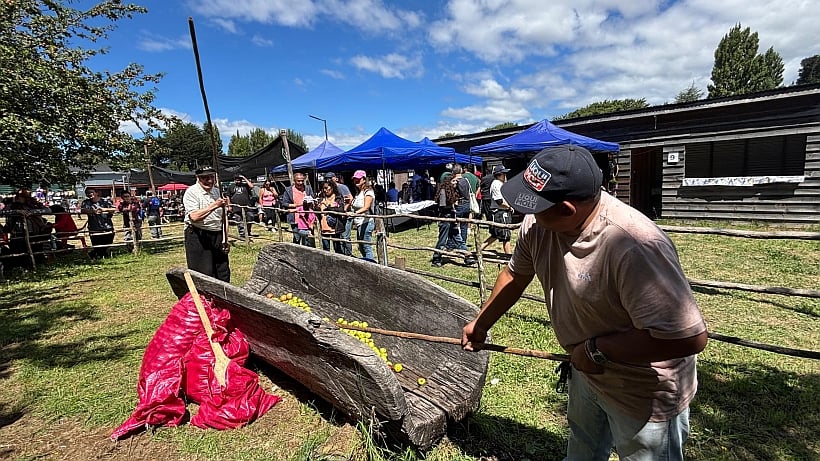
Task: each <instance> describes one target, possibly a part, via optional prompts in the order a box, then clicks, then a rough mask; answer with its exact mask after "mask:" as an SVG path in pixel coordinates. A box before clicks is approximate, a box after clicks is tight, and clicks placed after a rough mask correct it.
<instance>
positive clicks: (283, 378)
mask: <svg viewBox="0 0 820 461" xmlns="http://www.w3.org/2000/svg"><path fill="white" fill-rule="evenodd" d="M248 363H249V365H251V368H252V369H253V370H254V371H256V372H257V373H259V374H260V375H264V376H266V377H268V378H269V379H270V380H271V381H272V382H273V383H274V384H276V385H277V386H278V387H279V388H280V389H281V390H282V391H285V392H287V393H289V394H291V395H292V396H293V397H294V398H296V399H297V400H298V401H299V402H302V403H304V404H306V405H309V406H310V407H311V408H313V409H314V410H315V411H316V412H317V413H318V414H319V415H320V416H321V417H322V419H324V420H325V421H326V422H328V423H329V424H332V425H334V426H337V427H339V426H342V425H344V424H346V423H349V424H352V425H354V426H355V425H356V422H355V421H351V420H349V419H348V418H347V417H346V416H345V415H344V414H341V413H340V412H339V411H338V410H336V409H335V408H333V406H332V405H331V404H330V403H328V402H326V401H324V400H323V399H322V398H321V397H319V396H318V395H316V394H314V393H312V392H311V391H310V390H308V389H307V388H306V387H305V386H303V385H302V384H300V383H299V382H297V381H294V380H293V379H291V378H290V377H289V376H287V375H286V374H284V373H283V372H281V371H279V370H278V369H276V368H274V367H273V366H271V365H268V364H267V363H265V362H262V361H261V360H258V359H255V358H254V359H252V360H251V361H250V362H248ZM276 393H277V392H274V394H276ZM448 424H449V427H448V433H447V437H448V438H449V439H450V441H451V442H452V443H453V444H454V445H455V446H457V447H458V448H459V449H460V450H461V451H462V452H463V453H465V454H466V455H469V456H472V457H475V458H476V459H488V458H489V459H497V460H499V461H514V460H521V459H543V460H560V459H562V458H563V456H564V451H565V448H566V438H564V437H563V436H562V435H557V434H552V433H549V432H547V431H545V430H543V429H542V428H535V427H531V426H527V425H525V424H522V423H520V422H518V421H514V420H512V419H509V418H504V417H497V416H488V415H485V414H481V413H475V414H472V415H470V416H468V417H467V418H466V419H465V420H464V421H462V422H459V423H453V422H449V423H448ZM377 444H378V445H380V446H381V447H383V448H385V449H387V450H389V451H390V452H391V453H394V454H397V453H405V454H407V453H408V452H409V453H412V455H413V456H414V457H410V458H407V457H405V458H406V459H424V457H425V453H424V452H422V451H419V450H417V449H415V448H413V447H411V446H409V445H407V444H404V443H400V442H397V441H395V440H394V439H391V438H388V437H387V435H386V434H382V435H381V437H379V439H378V440H377ZM405 458H401V459H405Z"/></svg>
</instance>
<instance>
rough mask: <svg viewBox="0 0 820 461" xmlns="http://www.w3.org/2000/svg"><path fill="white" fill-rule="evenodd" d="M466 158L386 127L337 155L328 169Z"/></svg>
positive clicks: (427, 163) (397, 166)
mask: <svg viewBox="0 0 820 461" xmlns="http://www.w3.org/2000/svg"><path fill="white" fill-rule="evenodd" d="M465 159H469V156H465V155H461V154H456V153H455V150H454V149H453V148H451V147H441V146H437V145H435V143H433V142H430V144H421V143H417V142H413V141H410V140H409V139H405V138H402V137H401V136H398V135H396V134H394V133H393V132H391V131H390V130H388V129H387V128H384V127H382V128H380V129H379V130H378V131H377V132H376V133H375V134H374V135H373V136H371V137H370V138H368V139H367V140H366V141H364V142H363V143H361V144H359V145H358V146H356V147H354V148H352V149H350V150H348V151H345V152H344V153H343V154H342V155H340V156H337V157H334V158H333V159H332V160H331V162H329V163H330V164H329V165H327V167H326V168H334V169H338V170H346V169H348V170H351V169H362V170H367V169H371V170H379V169H392V170H403V169H406V170H410V169H418V168H426V167H430V166H435V165H443V164H445V163H449V162H453V161H459V162H460V161H465Z"/></svg>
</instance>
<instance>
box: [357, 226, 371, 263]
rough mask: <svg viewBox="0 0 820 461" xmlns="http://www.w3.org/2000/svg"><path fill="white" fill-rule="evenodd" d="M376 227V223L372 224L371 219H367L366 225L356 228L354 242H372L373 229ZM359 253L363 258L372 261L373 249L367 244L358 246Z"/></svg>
mask: <svg viewBox="0 0 820 461" xmlns="http://www.w3.org/2000/svg"><path fill="white" fill-rule="evenodd" d="M375 226H376V223H375V222H373V220H372V219H369V220H368V221H367V222H366V223H362V224H360V225H359V227H357V228H356V235H357V238H356V240H364V241H367V242H372V241H373V228H374V227H375ZM359 253H361V254H362V257H363V258H367V259H374V258H373V247H372V246H370V244H369V243H360V244H359Z"/></svg>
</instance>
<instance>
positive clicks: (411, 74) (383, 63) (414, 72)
mask: <svg viewBox="0 0 820 461" xmlns="http://www.w3.org/2000/svg"><path fill="white" fill-rule="evenodd" d="M350 62H351V63H352V64H353V65H354V66H355V67H356V68H357V69H361V70H367V71H370V72H375V73H378V74H380V75H381V76H382V77H384V78H398V79H405V78H419V77H421V76H422V75H424V66H423V64H422V62H421V57H420V56H415V57H408V56H404V55H401V54H398V53H390V54H388V55H385V56H381V57H369V56H362V55H359V56H354V57H353V58H351V60H350Z"/></svg>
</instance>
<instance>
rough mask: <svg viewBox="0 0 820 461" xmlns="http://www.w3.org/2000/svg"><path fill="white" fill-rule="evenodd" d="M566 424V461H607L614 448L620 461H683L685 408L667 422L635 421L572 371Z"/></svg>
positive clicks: (685, 422) (687, 431) (583, 377)
mask: <svg viewBox="0 0 820 461" xmlns="http://www.w3.org/2000/svg"><path fill="white" fill-rule="evenodd" d="M567 420H568V421H569V441H568V442H567V457H566V458H564V460H565V461H576V460H591V461H595V460H601V461H606V460H608V459H609V452H610V450H611V449H612V446H613V445H614V446H615V449H616V450H617V451H618V456H619V457H620V459H621V460H623V461H678V460H681V461H682V460H683V444H684V442H686V439H687V438H688V437H689V409H688V408H687V409H686V410H684V411H682V412H681V413H680V414H678V415H677V416H675V417H673V418H672V419H670V420H668V421H663V422H658V423H653V422H649V421H645V420H641V419H635V418H633V417H631V416H627V415H625V414H623V413H622V412H621V411H620V410H618V409H616V408H614V407H613V406H612V405H611V404H610V403H608V402H607V401H605V400H604V399H602V398H601V397H599V396H598V395H597V394H595V391H593V390H592V388H590V387H589V384H588V383H587V380H586V377H585V376H584V374H583V373H582V372H580V371H578V370H576V369H575V368H573V369H572V375H571V376H570V379H569V403H568V404H567Z"/></svg>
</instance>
